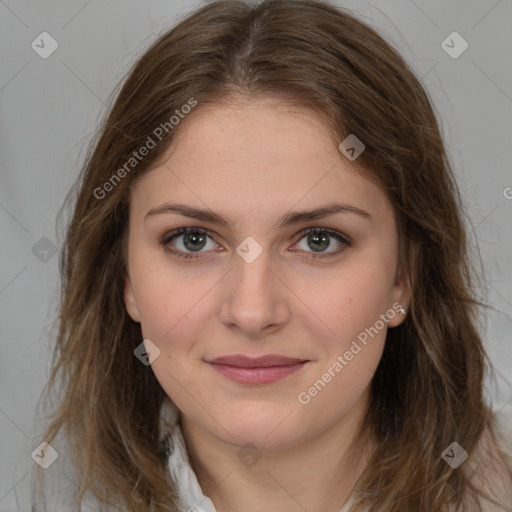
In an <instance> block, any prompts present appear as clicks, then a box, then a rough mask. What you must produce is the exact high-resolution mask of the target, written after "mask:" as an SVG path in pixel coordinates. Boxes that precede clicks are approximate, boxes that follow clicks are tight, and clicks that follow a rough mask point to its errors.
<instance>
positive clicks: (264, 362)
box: [207, 354, 308, 368]
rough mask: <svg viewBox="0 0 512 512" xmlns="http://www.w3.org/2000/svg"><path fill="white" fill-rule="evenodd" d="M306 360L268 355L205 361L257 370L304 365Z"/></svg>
mask: <svg viewBox="0 0 512 512" xmlns="http://www.w3.org/2000/svg"><path fill="white" fill-rule="evenodd" d="M306 361H308V360H307V359H297V358H295V357H286V356H280V355H274V354H270V355H267V356H260V357H247V356H244V355H241V354H240V355H239V354H237V355H232V356H222V357H217V358H215V359H211V360H209V361H207V362H208V363H211V364H225V365H229V366H238V367H242V368H251V367H252V368H258V367H264V366H288V365H293V364H298V363H305V362H306Z"/></svg>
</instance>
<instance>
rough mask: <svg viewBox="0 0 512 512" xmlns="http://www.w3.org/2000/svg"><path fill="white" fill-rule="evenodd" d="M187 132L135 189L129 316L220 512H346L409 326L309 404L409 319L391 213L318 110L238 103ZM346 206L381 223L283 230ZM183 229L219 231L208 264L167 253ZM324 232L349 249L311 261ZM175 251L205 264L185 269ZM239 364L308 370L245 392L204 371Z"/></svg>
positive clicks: (345, 221)
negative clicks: (343, 359) (372, 420)
mask: <svg viewBox="0 0 512 512" xmlns="http://www.w3.org/2000/svg"><path fill="white" fill-rule="evenodd" d="M178 128H179V129H178V130H177V132H176V134H175V138H174V139H173V141H172V143H171V145H170V146H169V148H168V150H167V152H166V155H165V158H164V160H163V161H162V163H161V164H159V165H157V166H156V167H155V168H154V169H152V170H151V171H149V172H147V173H146V174H144V175H143V176H142V177H141V178H139V179H138V180H137V182H136V183H135V184H134V186H133V188H132V192H131V198H130V226H129V238H128V268H129V275H128V276H127V279H126V286H125V303H126V307H127V310H128V312H129V314H130V316H131V318H132V319H133V320H134V321H136V322H140V323H141V326H142V332H143V336H144V338H145V339H150V340H151V341H152V342H153V343H154V344H155V345H157V346H158V348H159V350H160V356H159V357H158V358H157V359H156V360H155V361H154V362H153V363H152V369H153V371H154V373H155V375H156V377H157V379H158V380H159V382H160V384H161V385H162V387H163V389H164V390H165V392H166V393H167V395H168V396H169V397H170V398H171V399H172V400H173V402H174V403H175V404H176V405H177V406H178V408H179V409H180V411H181V418H182V425H183V432H184V436H185V440H186V443H187V448H188V451H189V455H190V459H191V464H192V466H193V468H194V470H195V472H196V474H197V476H198V480H199V483H200V485H201V487H202V489H203V492H204V493H205V494H206V495H209V496H210V498H211V500H212V501H213V503H214V505H215V506H216V508H217V510H218V511H222V512H229V511H235V510H238V511H239V510H245V511H246V512H251V511H261V510H263V509H266V510H287V511H301V512H303V510H304V509H306V510H308V511H309V512H317V511H318V512H320V511H322V512H326V511H327V512H329V511H332V512H337V511H338V510H339V509H340V508H341V506H342V505H343V503H344V502H345V501H346V499H347V497H348V496H349V494H350V492H351V490H352V488H353V486H354V484H355V483H356V480H357V478H358V477H359V476H360V474H361V472H362V471H363V469H364V467H365V465H366V463H367V460H368V457H369V456H370V455H371V452H372V450H373V448H374V445H373V441H372V440H371V439H367V440H366V441H365V443H364V444H363V447H360V448H358V450H357V451H356V454H355V455H356V456H355V457H354V459H353V460H351V461H349V459H348V448H349V446H350V443H351V442H352V441H353V440H354V437H355V435H357V433H358V432H359V429H360V424H361V420H362V418H363V416H364V413H365V411H366V408H367V404H368V396H369V384H370V381H371V378H372V376H373V374H374V372H375V370H376V367H377V365H378V363H379V360H380V357H381V354H382V350H383V347H384V342H385V338H386V332H387V329H388V328H393V327H396V326H397V325H398V324H400V323H401V322H402V321H403V320H404V318H405V317H404V315H402V314H395V315H394V317H393V318H392V319H390V320H389V322H388V323H387V325H385V327H384V328H382V329H380V330H379V332H378V334H377V335H376V336H374V337H373V338H370V339H369V342H368V343H367V345H366V346H363V348H362V350H361V351H360V352H359V353H357V355H355V356H354V357H353V359H352V360H351V361H349V362H347V363H348V364H347V365H346V366H344V367H343V369H342V371H340V372H338V373H336V376H335V377H334V378H332V379H331V381H330V382H329V383H327V384H326V385H325V387H324V388H323V389H322V390H321V391H320V392H318V393H317V394H316V396H314V397H312V398H311V400H310V401H309V403H307V404H302V403H300V402H299V401H298V398H297V397H298V395H299V393H300V392H303V391H307V390H308V389H309V388H310V387H311V386H312V385H313V384H314V383H315V381H317V380H318V379H320V378H321V377H322V374H324V373H325V372H326V371H327V370H328V368H329V367H332V365H333V363H334V362H335V361H336V360H337V357H338V356H339V355H342V356H343V354H344V353H345V352H346V351H347V350H349V348H350V346H351V344H352V342H353V340H355V339H356V337H357V335H358V334H360V333H361V332H363V331H364V330H365V328H369V327H370V326H374V324H375V322H376V321H377V320H378V319H379V318H380V315H382V314H385V313H386V311H388V310H390V309H392V305H393V304H394V303H397V302H398V303H399V304H400V305H402V306H403V307H404V308H405V309H407V306H408V304H409V293H408V289H407V287H406V285H405V282H402V280H401V279H400V278H399V275H400V273H399V272H397V269H398V235H397V227H396V220H395V217H394V213H393V209H392V206H391V204H390V202H389V201H388V199H387V197H386V196H385V194H384V193H383V191H382V190H380V189H379V187H377V186H376V185H375V184H374V183H372V182H370V181H369V180H368V179H366V178H365V177H363V175H362V173H361V172H360V171H358V169H357V160H356V161H354V162H350V161H349V160H347V159H346V158H345V157H344V156H343V155H342V154H341V153H340V151H339V150H338V148H337V147H336V145H335V144H334V143H333V142H332V139H331V138H330V136H329V132H328V130H327V128H326V126H325V125H324V123H323V122H322V120H321V119H320V118H318V117H317V116H316V115H315V113H314V112H312V111H310V110H307V109H300V108H297V107H292V106H290V105H287V104H285V103H283V102H279V101H278V100H272V99H268V98H267V99H261V98H259V99H254V98H253V99H250V98H245V97H234V98H232V101H230V102H229V104H228V103H225V104H216V105H203V106H201V105H199V106H198V107H197V109H195V110H194V112H193V113H191V114H189V115H188V116H187V118H186V119H185V120H183V121H182V122H181V124H180V125H179V127H178ZM340 142H341V141H340ZM165 203H183V204H187V205H190V206H194V207H199V208H207V209H209V210H211V211H213V212H215V213H218V214H220V215H222V216H223V217H226V218H227V219H230V220H231V222H232V225H231V226H230V227H227V226H223V225H221V224H219V223H214V222H210V221H204V220H197V219H194V218H189V217H186V216H183V215H180V214H177V213H172V212H171V213H170V212H167V213H165V212H164V213H156V214H153V215H147V214H148V212H149V211H150V210H152V209H155V208H156V207H159V206H161V205H163V204H165ZM332 203H343V204H348V205H351V206H354V207H357V208H359V209H362V210H364V211H366V212H367V213H368V214H369V216H363V215H359V214H356V213H353V212H344V213H336V214H331V215H329V216H326V217H324V218H320V219H317V220H308V221H303V222H300V223H298V224H294V225H289V226H286V227H278V226H277V221H278V219H280V217H281V216H283V215H285V214H287V213H289V212H292V211H293V212H294V211H298V210H310V209H316V208H320V207H323V206H325V205H328V204H332ZM184 226H187V227H195V228H202V229H204V230H208V231H209V234H210V235H211V239H207V242H206V245H205V246H204V247H203V248H202V249H201V251H200V252H199V254H198V253H197V252H193V250H191V249H190V248H191V247H193V246H192V245H191V244H189V245H187V246H184V244H183V242H184V236H183V235H177V238H175V239H173V240H172V241H170V242H169V243H167V250H166V249H165V248H164V247H162V245H161V244H160V240H161V239H162V238H163V237H164V236H165V235H167V234H170V233H171V234H172V231H173V230H175V229H177V228H180V227H184ZM311 227H318V228H324V229H325V228H328V229H331V230H335V231H338V232H340V233H341V234H343V235H344V236H345V237H348V238H349V239H350V245H347V244H344V243H340V242H338V241H337V240H336V239H335V238H333V237H329V238H328V240H329V246H328V247H327V248H324V249H323V252H322V251H320V254H329V255H330V256H326V257H324V258H317V259H313V257H312V255H315V254H319V252H315V248H318V247H317V246H316V245H314V242H313V245H311V242H310V243H308V236H307V234H301V231H303V230H304V229H307V228H311ZM248 236H251V237H252V238H253V239H254V240H256V241H257V243H258V244H259V246H260V247H261V249H262V253H261V255H259V257H257V258H256V259H255V261H253V262H252V263H248V262H246V261H245V260H244V259H243V258H242V257H240V256H239V254H238V253H237V252H236V248H237V247H238V246H239V245H240V244H241V243H242V241H244V239H245V238H246V237H248ZM169 249H171V250H172V249H174V250H175V251H178V252H179V251H180V250H181V252H182V253H187V252H188V253H189V254H192V255H199V257H198V258H195V259H188V260H187V259H180V258H178V257H177V256H176V255H174V254H172V252H170V250H169ZM187 249H188V250H187ZM251 250H252V249H251ZM230 354H245V355H248V356H252V357H256V356H260V355H266V354H280V355H285V356H289V357H296V358H299V359H306V360H309V362H308V363H307V364H306V365H305V366H304V367H303V368H302V369H301V370H300V371H298V372H296V373H294V374H292V375H289V376H287V377H285V378H283V379H281V380H279V381H277V382H274V383H271V384H265V385H244V384H240V383H235V382H233V381H231V380H229V379H227V378H226V377H224V376H223V375H221V374H219V373H218V372H217V371H216V370H214V369H213V367H212V366H211V365H209V364H208V363H206V362H205V360H211V359H213V358H215V357H219V356H223V355H230ZM248 442H251V443H253V444H254V445H255V446H256V447H257V449H258V453H259V454H260V455H261V458H260V459H259V460H258V461H257V462H256V464H254V465H253V466H251V467H247V466H246V465H244V464H243V463H242V461H241V460H240V459H239V458H238V457H237V454H238V452H239V450H240V448H241V447H243V446H244V445H245V444H246V443H248ZM305 482H307V485H305ZM313 489H314V492H312V490H313Z"/></svg>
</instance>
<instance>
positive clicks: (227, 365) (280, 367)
mask: <svg viewBox="0 0 512 512" xmlns="http://www.w3.org/2000/svg"><path fill="white" fill-rule="evenodd" d="M206 362H207V363H208V364H210V365H211V366H212V368H213V369H215V370H216V371H217V372H219V373H220V374H221V375H223V376H224V377H227V378H228V379H230V380H232V381H235V382H238V383H240V384H248V385H262V384H270V383H271V382H275V381H278V380H280V379H283V378H284V377H287V376H289V375H292V374H293V373H295V372H297V371H299V370H300V369H302V368H303V367H304V366H305V365H306V364H307V363H308V362H309V360H307V359H296V358H291V357H284V356H276V355H270V356H262V357H256V358H250V357H247V356H243V355H235V356H224V357H219V358H216V359H213V360H211V361H206Z"/></svg>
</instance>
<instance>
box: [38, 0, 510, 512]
mask: <svg viewBox="0 0 512 512" xmlns="http://www.w3.org/2000/svg"><path fill="white" fill-rule="evenodd" d="M63 263H64V265H63V272H62V275H63V294H62V303H61V313H60V329H59V335H58V340H57V347H56V363H55V366H54V369H53V373H52V379H51V382H50V384H52V385H56V384H59V385H61V386H64V388H63V389H65V393H64V397H63V399H62V401H61V404H60V406H59V407H58V408H57V409H56V411H55V413H54V416H53V421H52V423H51V424H50V426H49V428H48V430H47V432H46V433H45V435H44V437H43V440H44V441H45V442H47V443H49V444H50V445H52V441H54V440H55V439H56V438H57V436H58V435H63V436H64V437H65V439H66V443H67V444H66V446H67V448H66V453H67V454H69V456H70V458H71V460H72V462H73V464H74V468H75V471H76V474H77V475H79V476H78V477H77V478H76V479H75V484H76V485H77V488H76V489H75V490H76V491H77V492H76V494H77V500H80V498H81V497H83V496H85V494H84V493H89V494H90V495H91V496H92V497H93V498H94V499H95V500H97V502H98V503H100V504H101V505H100V506H99V508H100V509H101V510H104V509H105V507H106V506H107V504H108V505H109V506H111V507H112V508H113V509H119V510H130V511H131V510H144V511H147V510H152V511H176V510H198V511H200V510H202V511H208V512H214V511H218V512H221V511H222V512H226V511H231V510H244V511H253V510H254V511H255V510H287V511H295V510H297V511H299V510H308V511H310V512H314V511H320V510H322V511H332V512H338V511H340V510H342V511H343V512H346V511H400V512H404V511H411V512H413V511H414V512H421V511H425V512H427V511H428V512H432V511H445V510H470V511H473V510H484V511H491V510H492V511H495V510H496V511H497V510H510V507H511V504H512V497H511V496H512V482H511V477H510V472H509V470H508V469H507V468H506V465H505V462H504V459H503V456H502V454H501V452H500V450H499V447H498V444H497V441H496V439H495V437H494V434H493V430H492V428H491V427H490V422H489V420H490V411H489V408H488V406H487V405H486V404H485V403H484V400H483V397H482V387H483V378H484V370H485V363H486V356H485V353H484V350H483V347H482V341H481V338H480V335H479V333H478V330H477V328H476V322H477V316H476V315H477V306H478V303H477V302H476V300H475V299H474V296H473V293H472V285H473V277H472V268H471V265H470V262H469V260H468V256H467V252H466V235H465V232H464V226H463V218H462V207H461V204H460V198H459V194H458V191H457V187H456V184H455V183H454V179H453V176H452V172H451V168H450V163H449V160H448V157H447V155H446V152H445V149H444V146H443V141H442V138H441V135H440V132H439V127H438V123H437V120H436V117H435V115H434V112H433V109H432V106H431V103H430V101H429V99H428V96H427V94H426V92H425V91H424V89H423V88H422V86H421V85H420V83H419V82H418V79H417V78H416V77H415V76H414V74H413V73H412V72H411V70H410V69H409V67H408V66H407V65H406V63H405V62H404V61H403V59H402V58H401V57H400V56H399V55H398V54H397V52H396V51H395V50H394V49H392V48H391V47H390V45H389V44H388V43H386V42H385V41H384V40H383V39H382V38H381V37H380V36H379V35H377V34H376V33H375V32H374V31H373V30H372V29H371V28H369V27H368V26H366V25H365V24H363V23H361V22H360V21H358V20H356V19H355V18H354V17H353V16H351V15H350V14H348V13H346V12H343V11H341V10H339V9H336V8H334V7H331V6H329V5H327V4H325V3H320V2H317V1H313V0H308V1H293V2H292V1H285V0H282V1H279V0H278V1H273V0H267V1H264V2H262V3H261V4H259V5H257V6H255V7H251V6H249V5H247V4H245V3H243V2H236V1H235V2H232V1H220V2H214V3H211V4H208V5H206V6H205V7H202V8H201V9H199V10H198V11H196V12H194V13H193V14H192V15H190V16H189V17H188V18H186V19H185V20H183V21H182V22H180V23H179V24H178V25H177V26H175V27H174V28H173V29H172V30H171V31H169V32H168V33H166V34H164V35H163V36H162V37H160V38H159V40H158V41H157V42H156V43H155V44H154V45H153V46H152V47H151V48H150V49H149V50H148V51H147V52H146V53H145V54H144V55H143V56H142V58H141V59H140V60H139V61H138V62H137V63H136V65H135V66H134V68H133V70H132V71H131V73H130V74H129V76H128V78H127V80H126V82H125V83H124V85H123V87H122V89H121V91H120V92H119V95H118V96H117V99H116V101H115V103H114V104H113V106H112V108H111V111H110V113H109V115H108V117H107V119H106V120H105V122H104V124H103V126H102V128H101V132H100V134H99V136H98V139H97V140H96V141H95V144H94V146H93V149H92V151H91V153H90V155H89V156H88V158H87V162H86V164H85V167H84V170H83V173H82V176H81V180H80V184H79V187H78V191H77V197H76V204H75V209H74V215H73V218H72V221H71V223H70V225H69V230H68V236H67V239H66V244H65V250H64V254H63ZM45 446H46V445H45ZM58 463H59V459H57V460H56V461H55V464H58ZM43 476H44V475H43ZM42 488H43V489H44V485H43V486H42ZM45 499H46V498H45V497H44V493H43V495H41V496H36V502H38V503H39V502H40V503H41V505H42V504H43V503H44V502H45ZM37 500H39V501H37ZM52 500H53V501H52V505H51V507H54V508H53V509H52V510H55V506H56V505H55V503H54V501H55V499H54V498H52ZM46 503H47V504H48V500H47V501H46ZM51 507H50V508H51Z"/></svg>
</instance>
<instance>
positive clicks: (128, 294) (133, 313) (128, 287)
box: [124, 276, 140, 322]
mask: <svg viewBox="0 0 512 512" xmlns="http://www.w3.org/2000/svg"><path fill="white" fill-rule="evenodd" d="M124 304H125V306H126V311H128V314H129V315H130V317H131V319H132V320H133V321H134V322H140V316H139V309H138V308H137V302H136V301H135V296H134V294H133V287H132V283H131V281H130V278H129V277H128V276H126V278H125V282H124Z"/></svg>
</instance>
